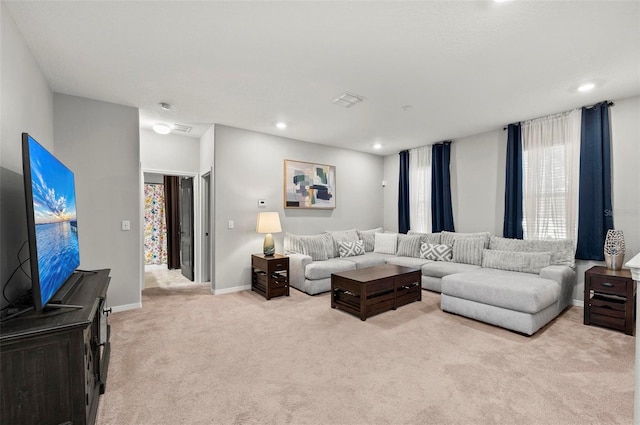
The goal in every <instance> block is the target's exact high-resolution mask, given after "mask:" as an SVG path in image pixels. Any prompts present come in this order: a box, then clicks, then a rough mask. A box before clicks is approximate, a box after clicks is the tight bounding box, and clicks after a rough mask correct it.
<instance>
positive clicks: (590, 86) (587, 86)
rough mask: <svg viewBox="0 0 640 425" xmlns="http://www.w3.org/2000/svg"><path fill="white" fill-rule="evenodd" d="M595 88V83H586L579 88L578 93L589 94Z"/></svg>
mask: <svg viewBox="0 0 640 425" xmlns="http://www.w3.org/2000/svg"><path fill="white" fill-rule="evenodd" d="M595 86H596V85H595V84H593V83H586V84H583V85H581V86H580V87H578V91H579V92H581V93H584V92H588V91H591V90H593V88H594V87H595Z"/></svg>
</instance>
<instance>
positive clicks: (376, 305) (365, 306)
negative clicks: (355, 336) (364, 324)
mask: <svg viewBox="0 0 640 425" xmlns="http://www.w3.org/2000/svg"><path fill="white" fill-rule="evenodd" d="M421 278H422V273H421V272H420V269H416V268H411V267H403V266H396V265H393V264H385V265H382V266H374V267H366V268H363V269H356V270H349V271H346V272H341V273H334V274H332V275H331V308H339V309H340V310H344V311H346V312H349V313H351V314H355V315H356V316H359V317H360V320H367V317H371V316H373V315H374V314H378V313H382V312H385V311H387V310H395V309H396V308H398V307H400V306H403V305H405V304H409V303H412V302H414V301H420V300H422V285H421Z"/></svg>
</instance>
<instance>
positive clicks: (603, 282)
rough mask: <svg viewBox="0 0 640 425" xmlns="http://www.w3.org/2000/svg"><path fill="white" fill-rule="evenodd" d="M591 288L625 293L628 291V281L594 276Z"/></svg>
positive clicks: (599, 290) (598, 290) (610, 292)
mask: <svg viewBox="0 0 640 425" xmlns="http://www.w3.org/2000/svg"><path fill="white" fill-rule="evenodd" d="M591 289H592V290H593V291H596V292H606V293H609V294H620V295H624V294H625V293H626V291H627V282H626V281H624V280H617V279H611V278H607V277H603V276H594V277H592V278H591Z"/></svg>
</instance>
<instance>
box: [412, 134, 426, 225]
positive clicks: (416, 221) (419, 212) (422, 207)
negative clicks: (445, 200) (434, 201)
mask: <svg viewBox="0 0 640 425" xmlns="http://www.w3.org/2000/svg"><path fill="white" fill-rule="evenodd" d="M409 201H410V205H409V220H410V223H411V230H414V231H416V232H422V233H428V232H431V146H423V147H421V148H416V149H411V150H410V151H409Z"/></svg>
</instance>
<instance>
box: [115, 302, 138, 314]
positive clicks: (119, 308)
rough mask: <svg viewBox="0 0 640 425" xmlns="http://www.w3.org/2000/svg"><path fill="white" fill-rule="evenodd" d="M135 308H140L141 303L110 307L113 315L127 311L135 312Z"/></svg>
mask: <svg viewBox="0 0 640 425" xmlns="http://www.w3.org/2000/svg"><path fill="white" fill-rule="evenodd" d="M137 308H142V303H133V304H125V305H116V306H113V307H111V311H112V312H113V313H119V312H121V311H127V310H135V309H137Z"/></svg>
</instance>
